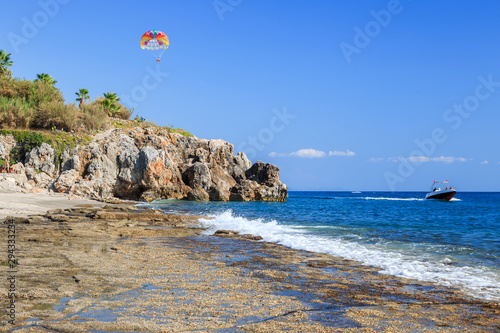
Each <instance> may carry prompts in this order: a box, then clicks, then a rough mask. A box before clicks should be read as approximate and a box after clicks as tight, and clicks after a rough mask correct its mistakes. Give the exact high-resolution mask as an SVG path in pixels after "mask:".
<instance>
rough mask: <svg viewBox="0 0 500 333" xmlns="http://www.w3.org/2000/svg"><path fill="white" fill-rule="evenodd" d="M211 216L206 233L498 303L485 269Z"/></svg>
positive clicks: (494, 279)
mask: <svg viewBox="0 0 500 333" xmlns="http://www.w3.org/2000/svg"><path fill="white" fill-rule="evenodd" d="M387 199H392V198H387ZM413 200H415V199H413ZM212 217H213V219H200V222H202V223H204V224H205V225H206V227H207V228H208V229H207V230H206V231H205V233H206V234H213V232H214V231H215V230H219V229H226V230H235V231H238V232H240V233H242V234H253V235H258V236H262V237H263V240H264V241H267V242H274V243H278V244H281V245H283V246H286V247H289V248H294V249H297V250H306V251H312V252H318V253H326V254H330V255H333V256H336V257H341V258H345V259H350V260H356V261H359V262H362V263H363V264H365V265H370V266H375V267H379V268H380V269H381V271H380V273H383V274H389V275H393V276H397V277H404V278H410V279H416V280H421V281H427V282H434V283H436V284H439V285H444V286H450V287H456V288H459V289H461V290H463V291H464V292H466V293H467V294H469V295H471V296H473V297H477V298H480V299H487V300H496V301H498V300H500V288H499V286H500V280H499V275H498V274H495V273H494V272H492V271H491V270H490V269H488V268H486V267H468V266H453V265H450V264H449V262H447V260H441V261H439V260H438V259H437V258H430V257H426V258H421V257H418V256H415V255H413V256H412V255H411V254H409V253H406V254H405V253H404V251H401V252H395V251H394V250H388V249H384V248H383V246H381V245H380V244H379V245H377V244H369V245H368V244H360V243H356V242H354V241H346V240H344V239H339V238H336V237H334V236H323V235H314V234H310V233H308V232H307V231H306V230H304V229H303V228H300V227H294V226H291V225H284V224H280V223H278V222H277V221H275V220H264V219H261V218H258V219H248V218H245V217H242V216H235V215H234V214H233V212H232V211H231V210H227V211H225V212H223V213H220V214H217V215H213V216H212Z"/></svg>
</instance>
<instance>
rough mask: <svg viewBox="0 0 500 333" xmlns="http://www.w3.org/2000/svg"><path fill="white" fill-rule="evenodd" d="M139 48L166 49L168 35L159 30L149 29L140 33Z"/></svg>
mask: <svg viewBox="0 0 500 333" xmlns="http://www.w3.org/2000/svg"><path fill="white" fill-rule="evenodd" d="M141 48H142V49H147V50H160V49H167V48H168V37H167V35H165V33H163V32H161V31H159V30H149V31H148V32H146V33H145V34H144V35H142V38H141Z"/></svg>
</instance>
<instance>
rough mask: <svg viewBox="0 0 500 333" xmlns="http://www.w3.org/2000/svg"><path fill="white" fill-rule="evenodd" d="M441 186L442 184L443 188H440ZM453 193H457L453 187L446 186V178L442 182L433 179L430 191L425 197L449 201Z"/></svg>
mask: <svg viewBox="0 0 500 333" xmlns="http://www.w3.org/2000/svg"><path fill="white" fill-rule="evenodd" d="M440 184H443V185H440ZM441 186H443V187H444V189H442V188H441ZM455 194H457V191H456V190H455V189H454V188H453V187H451V186H448V181H447V180H446V181H444V182H437V181H434V183H432V186H431V191H430V192H429V193H427V194H426V195H425V198H426V199H438V200H446V201H450V200H451V199H452V198H453V197H454V196H455Z"/></svg>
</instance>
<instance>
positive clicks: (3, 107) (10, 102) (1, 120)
mask: <svg viewBox="0 0 500 333" xmlns="http://www.w3.org/2000/svg"><path fill="white" fill-rule="evenodd" d="M33 116H34V111H33V109H32V108H30V105H29V104H28V103H26V102H25V101H24V100H22V99H20V98H8V97H5V96H1V95H0V124H1V126H2V128H29V127H30V125H31V122H32V120H33Z"/></svg>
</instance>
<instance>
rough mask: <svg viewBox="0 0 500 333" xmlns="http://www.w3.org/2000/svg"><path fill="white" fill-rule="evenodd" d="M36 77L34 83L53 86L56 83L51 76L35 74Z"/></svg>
mask: <svg viewBox="0 0 500 333" xmlns="http://www.w3.org/2000/svg"><path fill="white" fill-rule="evenodd" d="M36 77H37V79H36V80H35V81H42V82H44V83H48V84H50V85H55V84H56V83H57V81H56V80H55V79H54V78H53V77H52V76H50V75H49V74H46V73H42V74H37V75H36Z"/></svg>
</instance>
